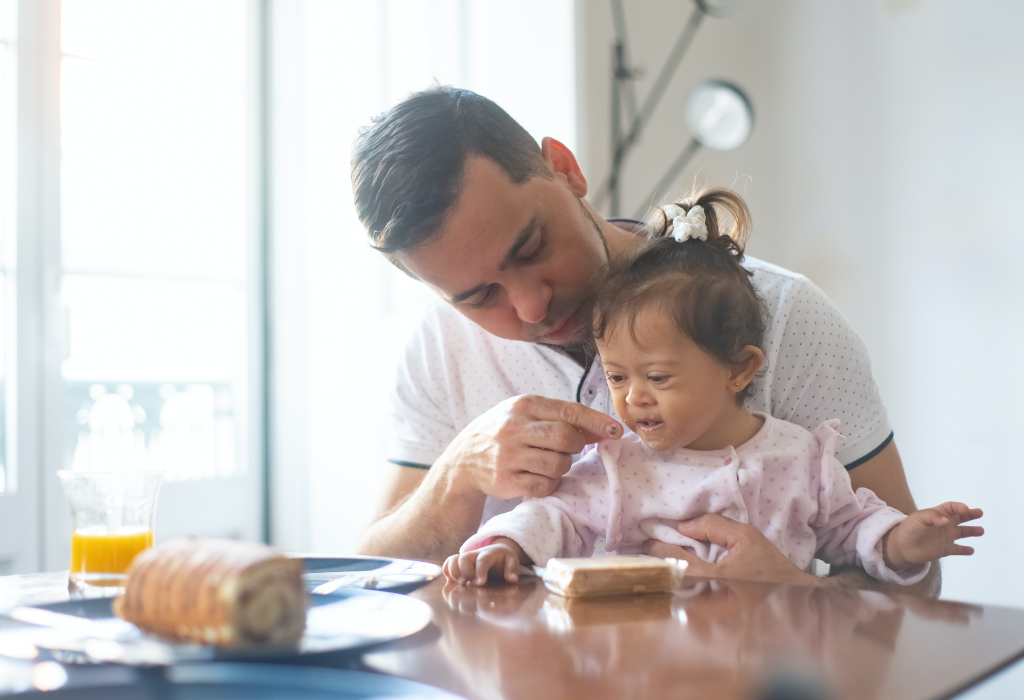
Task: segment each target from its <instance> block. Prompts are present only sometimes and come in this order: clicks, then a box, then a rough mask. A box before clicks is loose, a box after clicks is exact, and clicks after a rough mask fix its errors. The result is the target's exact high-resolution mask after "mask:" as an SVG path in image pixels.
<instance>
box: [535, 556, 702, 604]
mask: <svg viewBox="0 0 1024 700" xmlns="http://www.w3.org/2000/svg"><path fill="white" fill-rule="evenodd" d="M685 573H686V562H685V561H680V560H678V559H658V558H657V557H649V556H646V555H637V556H615V557H596V558H592V559H584V558H567V559H549V560H548V563H547V566H546V567H544V570H543V574H542V578H543V579H544V585H545V586H547V587H548V589H549V590H551V591H552V592H554V593H557V594H559V595H562V596H565V597H566V598H576V597H583V596H595V595H620V594H623V593H662V592H665V591H671V590H673V589H675V588H678V587H679V585H680V584H681V583H682V580H683V574H685Z"/></svg>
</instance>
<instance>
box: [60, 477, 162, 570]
mask: <svg viewBox="0 0 1024 700" xmlns="http://www.w3.org/2000/svg"><path fill="white" fill-rule="evenodd" d="M163 475H164V473H163V471H157V470H152V471H150V470H138V471H116V472H87V471H81V472H75V471H59V472H57V476H59V477H60V481H61V484H62V485H63V486H64V495H65V496H67V499H68V503H69V504H70V506H71V583H72V584H77V585H79V586H82V585H91V586H123V585H124V580H125V578H126V576H125V572H126V571H127V570H128V565H129V564H131V563H132V559H134V558H135V555H136V554H138V553H139V552H141V551H142V550H144V549H146V548H147V547H152V546H153V518H154V516H155V515H156V499H157V495H159V493H160V481H161V480H162V479H163Z"/></svg>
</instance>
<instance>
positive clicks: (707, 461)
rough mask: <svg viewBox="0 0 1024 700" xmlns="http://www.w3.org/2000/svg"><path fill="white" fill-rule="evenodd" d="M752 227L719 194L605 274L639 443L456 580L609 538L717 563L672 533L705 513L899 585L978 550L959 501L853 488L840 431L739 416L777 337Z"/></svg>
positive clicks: (571, 552) (606, 328) (478, 552)
mask: <svg viewBox="0 0 1024 700" xmlns="http://www.w3.org/2000/svg"><path fill="white" fill-rule="evenodd" d="M723 214H729V215H730V216H731V218H732V220H733V226H732V230H731V231H730V232H729V233H728V234H723V233H721V232H720V224H719V221H720V218H721V216H722V215H723ZM748 222H749V212H748V210H747V207H746V204H745V203H744V202H743V200H742V199H741V198H740V197H739V195H737V194H735V193H734V192H732V191H730V190H725V189H710V190H706V191H704V192H699V193H695V194H694V195H693V196H691V197H690V198H689V199H687V200H683V201H680V202H678V203H676V204H672V205H668V206H666V207H663V208H662V209H660V210H657V211H656V212H655V213H654V214H653V215H652V217H651V218H650V219H649V220H648V222H647V227H648V231H649V240H648V241H647V242H645V243H644V244H642V245H641V246H640V247H639V248H638V250H636V251H635V252H634V253H633V254H632V255H631V256H629V257H628V259H627V260H625V261H623V262H621V263H619V264H618V265H616V266H615V267H614V268H613V269H612V270H611V272H610V274H609V275H608V278H607V280H606V282H605V283H604V285H603V287H602V288H601V290H600V291H599V293H598V297H597V300H596V302H595V307H594V336H595V340H596V342H597V349H598V351H599V352H600V354H601V362H602V364H603V366H604V369H605V373H606V379H607V381H608V386H609V388H610V390H611V395H612V400H613V402H614V404H615V410H616V411H617V412H618V414H619V416H620V417H621V418H622V420H623V422H625V424H626V425H627V426H628V428H629V430H630V431H631V432H627V433H626V435H625V436H623V437H622V439H621V440H618V441H612V440H606V441H602V442H599V443H597V444H596V445H588V446H587V447H586V448H585V449H584V451H583V453H582V454H581V456H580V459H579V460H578V461H577V462H575V463H574V464H573V466H572V469H571V470H570V471H569V473H568V474H566V475H565V477H563V479H562V482H561V484H560V486H559V487H558V489H557V490H556V491H555V492H554V493H553V494H552V495H550V496H548V497H546V498H536V499H526V500H524V501H523V502H522V503H521V504H520V505H519V506H517V507H516V508H515V509H514V510H512V511H511V512H508V513H505V514H502V515H498V516H496V517H494V518H492V519H491V520H489V521H487V522H486V523H485V524H484V525H483V526H482V527H481V528H480V531H479V532H478V533H477V534H476V535H474V536H473V537H471V538H470V539H469V540H468V541H467V542H466V543H465V544H464V545H463V546H462V549H461V551H460V553H459V554H456V555H453V556H451V557H449V558H448V560H447V561H446V562H445V564H444V570H445V573H446V574H447V575H448V577H449V578H452V579H454V580H457V581H460V582H467V581H469V582H474V581H475V582H476V583H477V584H481V585H482V584H484V583H486V581H487V578H488V574H489V573H493V574H495V575H500V574H502V573H504V577H505V579H506V580H508V581H515V580H517V578H518V575H517V574H518V571H519V567H520V565H521V564H523V565H529V564H531V563H535V564H538V565H541V566H543V565H544V564H545V563H546V562H547V560H548V559H549V558H551V557H587V556H591V555H592V554H593V553H594V543H595V540H596V539H597V538H598V537H599V536H601V537H604V538H605V548H606V550H607V551H608V552H615V553H617V554H635V553H638V552H639V551H640V547H641V545H642V543H643V542H644V541H646V540H648V539H655V540H661V541H662V542H668V543H672V544H678V545H681V546H682V547H684V548H685V549H686V550H688V551H689V552H691V553H693V554H694V555H696V556H698V557H700V558H701V559H702V560H704V561H707V562H717V561H718V560H719V559H721V557H722V556H724V555H725V553H726V552H725V550H724V549H723V548H721V547H719V546H718V545H716V544H709V543H707V542H702V541H698V540H693V539H690V538H688V537H685V536H684V535H682V534H681V533H680V532H679V531H678V530H677V529H676V527H675V523H676V522H678V521H680V520H689V519H692V518H696V517H698V516H700V515H703V514H705V513H718V514H721V515H723V516H726V517H728V518H731V519H733V520H737V521H739V522H741V523H749V524H751V525H753V526H755V527H756V528H758V529H759V530H760V531H761V532H762V533H764V535H765V536H766V537H767V538H768V539H769V540H770V541H771V542H772V543H774V544H775V545H776V546H777V547H778V548H779V549H780V550H781V551H782V552H783V553H784V554H785V555H786V556H787V557H788V558H789V559H790V560H792V561H793V562H794V563H795V564H796V565H797V566H799V567H801V568H804V569H806V568H807V567H808V566H809V564H810V563H811V560H812V559H813V558H815V557H817V558H819V559H822V560H824V561H826V562H829V563H831V564H837V565H851V564H854V565H857V566H860V567H862V568H863V569H864V570H865V571H867V573H868V574H870V575H871V576H873V577H875V578H877V579H880V580H883V581H890V582H894V583H899V584H904V585H908V584H912V583H915V582H917V581H919V580H920V579H921V578H923V577H924V575H925V574H926V573H927V571H928V567H929V562H931V561H932V560H935V559H938V558H940V557H944V556H947V555H951V554H964V555H966V554H972V553H973V552H974V550H973V549H972V548H971V547H966V546H963V545H960V544H957V543H956V540H958V539H961V538H963V537H978V536H980V535H982V534H983V530H982V528H981V527H977V526H964V525H961V523H963V522H966V521H970V520H975V519H977V518H980V517H981V515H982V512H981V510H980V509H977V508H974V509H972V508H968V507H967V506H966V505H964V504H963V503H953V502H950V503H945V504H943V505H941V506H938V507H936V508H928V509H924V510H918V511H916V512H914V513H912V514H911V515H909V516H907V515H904V514H903V513H901V512H899V511H897V510H895V509H894V508H890V507H889V506H887V505H886V504H885V503H884V502H883V501H882V500H881V499H879V498H878V497H877V496H875V494H874V493H872V492H871V491H869V490H868V489H858V490H857V491H856V492H854V491H853V488H852V487H851V485H850V477H849V475H848V474H847V472H846V470H845V469H844V468H843V466H842V464H840V463H839V461H838V460H837V459H836V458H835V456H834V455H835V451H836V448H837V447H838V445H839V444H840V442H841V441H842V440H843V437H842V436H841V435H840V434H839V433H838V432H837V429H838V427H839V421H838V420H829V421H826V422H825V423H823V424H822V425H820V426H819V427H818V428H817V429H816V430H815V431H814V432H813V433H810V432H808V431H807V430H805V429H804V428H801V427H799V426H797V425H794V424H793V423H788V422H786V421H782V420H778V419H776V418H773V417H772V416H770V415H768V414H764V413H752V412H750V411H748V410H747V409H746V408H745V406H744V400H745V399H746V397H747V396H748V395H750V393H751V392H752V390H753V386H752V381H753V379H754V377H755V376H756V375H757V374H758V372H759V371H760V370H761V368H762V364H763V362H764V353H763V351H762V349H761V348H762V347H763V345H764V335H765V332H766V326H767V321H766V319H767V313H766V310H765V304H764V301H763V300H762V299H761V298H760V297H759V296H758V294H757V292H756V291H755V289H754V286H753V285H752V284H751V282H750V274H749V273H748V272H747V271H746V270H745V269H744V268H743V267H742V266H741V263H742V261H743V246H744V243H745V239H746V236H747V230H748Z"/></svg>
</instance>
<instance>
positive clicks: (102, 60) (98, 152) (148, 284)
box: [61, 0, 249, 479]
mask: <svg viewBox="0 0 1024 700" xmlns="http://www.w3.org/2000/svg"><path fill="white" fill-rule="evenodd" d="M246 27H247V23H246V3H245V2H244V0H218V2H206V1H201V0H174V1H173V2H169V1H166V0H147V2H142V3H140V2H135V1H133V0H63V3H62V27H61V32H62V35H61V47H62V50H63V52H64V58H63V62H62V67H61V148H62V161H61V205H62V209H61V226H62V231H61V255H62V263H63V271H64V275H63V278H62V286H61V296H62V301H63V303H64V305H65V307H66V308H67V315H68V327H69V329H70V330H69V338H70V341H69V348H68V354H67V358H66V359H65V360H64V363H63V366H62V372H63V377H64V394H65V405H66V409H65V411H66V421H65V424H66V425H67V432H66V438H65V439H66V449H65V454H66V460H65V461H66V462H67V463H68V466H69V468H72V469H114V468H154V467H155V468H164V469H166V470H167V478H168V479H197V478H211V477H217V476H230V475H233V474H237V473H240V472H242V471H244V469H245V459H244V450H243V449H242V446H243V445H244V444H245V441H244V440H245V435H244V433H245V430H244V426H245V406H246V405H247V371H248V370H247V367H248V364H247V347H248V346H247V338H248V312H247V309H248V299H247V278H248V272H247V271H248V264H249V263H248V261H249V252H248V245H247V235H248V234H247V231H248V221H247V215H248V203H247V178H248V175H247V173H248V166H249V163H248V161H247V146H248V142H249V134H248V126H247V110H248V96H247V85H246V80H247V74H246V65H247V64H246V61H247V58H246V57H247V53H246V31H247V29H246Z"/></svg>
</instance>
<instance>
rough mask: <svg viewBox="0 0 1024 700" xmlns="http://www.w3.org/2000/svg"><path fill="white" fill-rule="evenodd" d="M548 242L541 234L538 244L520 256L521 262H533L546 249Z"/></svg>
mask: <svg viewBox="0 0 1024 700" xmlns="http://www.w3.org/2000/svg"><path fill="white" fill-rule="evenodd" d="M547 244H548V241H547V238H546V237H545V236H543V235H541V236H540V238H539V240H538V241H537V244H536V246H535V247H534V249H533V250H532V251H531V252H529V253H526V254H524V255H520V256H519V262H533V261H534V260H536V259H537V258H539V257H540V254H541V253H543V252H544V249H545V248H546V247H547Z"/></svg>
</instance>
